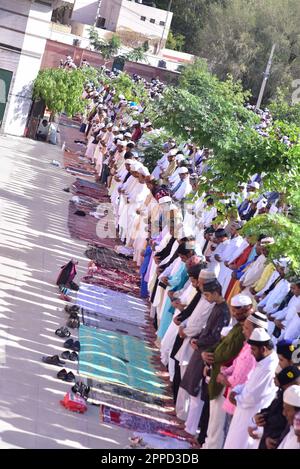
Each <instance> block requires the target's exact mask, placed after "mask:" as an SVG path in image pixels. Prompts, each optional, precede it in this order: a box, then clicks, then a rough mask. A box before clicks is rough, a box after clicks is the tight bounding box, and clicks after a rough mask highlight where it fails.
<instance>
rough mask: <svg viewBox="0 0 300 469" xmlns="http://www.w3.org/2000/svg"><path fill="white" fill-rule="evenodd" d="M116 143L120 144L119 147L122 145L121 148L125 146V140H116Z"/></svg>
mask: <svg viewBox="0 0 300 469" xmlns="http://www.w3.org/2000/svg"><path fill="white" fill-rule="evenodd" d="M117 145H120V147H123V148H125V147H126V146H127V144H126V142H123V141H122V140H118V141H117Z"/></svg>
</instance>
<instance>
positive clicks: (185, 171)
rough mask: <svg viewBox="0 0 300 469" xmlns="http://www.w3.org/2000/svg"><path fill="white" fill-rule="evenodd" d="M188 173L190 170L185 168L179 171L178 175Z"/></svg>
mask: <svg viewBox="0 0 300 469" xmlns="http://www.w3.org/2000/svg"><path fill="white" fill-rule="evenodd" d="M188 172H189V170H188V169H187V168H185V167H183V168H179V170H178V174H187V173H188Z"/></svg>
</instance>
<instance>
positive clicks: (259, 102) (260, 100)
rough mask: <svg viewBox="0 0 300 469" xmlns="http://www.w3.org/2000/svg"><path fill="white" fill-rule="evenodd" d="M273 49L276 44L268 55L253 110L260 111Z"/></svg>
mask: <svg viewBox="0 0 300 469" xmlns="http://www.w3.org/2000/svg"><path fill="white" fill-rule="evenodd" d="M275 47H276V44H273V46H272V50H271V53H270V57H269V61H268V64H267V68H266V70H265V72H264V74H263V77H264V78H263V81H262V84H261V87H260V92H259V96H258V100H257V103H256V106H255V110H256V109H260V106H261V102H262V99H263V95H264V92H265V87H266V84H267V81H268V78H269V76H270V70H271V66H272V59H273V55H274V51H275Z"/></svg>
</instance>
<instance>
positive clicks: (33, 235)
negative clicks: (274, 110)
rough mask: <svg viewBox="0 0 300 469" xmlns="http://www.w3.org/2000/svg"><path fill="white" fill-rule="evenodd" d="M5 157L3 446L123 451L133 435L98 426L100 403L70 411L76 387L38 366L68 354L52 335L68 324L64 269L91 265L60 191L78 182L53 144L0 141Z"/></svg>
mask: <svg viewBox="0 0 300 469" xmlns="http://www.w3.org/2000/svg"><path fill="white" fill-rule="evenodd" d="M0 154H1V169H0V448H26V449H31V448H33V449H34V448H78V449H80V448H124V447H126V446H127V445H128V443H129V442H128V437H129V436H130V435H131V434H132V432H130V431H128V430H125V429H122V428H120V427H116V426H110V425H107V424H101V423H100V422H99V417H98V413H99V408H98V407H95V406H89V407H88V411H87V412H86V413H85V414H84V415H81V414H73V413H72V412H69V411H68V410H65V409H64V408H63V407H62V406H61V405H60V404H59V400H60V399H62V398H63V396H64V394H65V393H66V392H67V391H68V390H69V389H70V387H71V385H70V384H69V383H65V382H63V381H60V380H58V379H57V378H56V373H57V372H58V371H59V370H60V369H61V368H60V367H56V366H52V365H47V364H44V363H43V362H42V361H41V358H42V356H44V355H54V354H60V353H61V352H62V351H63V350H64V348H63V342H64V340H65V339H61V338H59V337H57V336H56V335H55V334H54V331H55V330H56V329H57V328H58V327H60V326H62V325H65V321H66V315H65V313H64V312H63V307H64V302H62V301H60V300H59V299H58V294H57V287H56V286H55V280H56V277H57V274H58V271H59V268H60V266H62V265H63V264H64V263H66V262H67V261H68V260H70V259H71V258H72V257H74V258H76V259H78V260H79V263H80V264H79V269H78V277H77V278H76V279H75V280H76V281H79V278H80V276H81V275H82V274H84V273H85V271H86V265H87V262H88V260H87V259H86V258H85V257H84V255H83V253H84V250H85V246H86V243H84V242H80V241H77V240H72V239H70V237H69V234H68V229H67V209H68V201H69V198H70V194H68V193H66V192H64V191H62V189H63V188H64V187H67V186H69V185H70V183H71V182H73V181H74V179H75V178H74V176H70V175H68V174H67V173H66V172H65V171H64V170H63V169H60V168H57V167H54V166H53V165H51V164H50V163H51V161H52V160H53V159H55V160H61V157H62V154H61V151H60V150H59V148H57V147H54V146H52V145H49V144H45V143H42V142H35V141H32V140H26V139H22V138H14V137H11V136H1V137H0ZM73 335H74V334H72V336H73ZM76 335H77V334H76ZM69 363H71V362H69ZM67 365H68V363H66V365H64V367H65V368H67V369H69V370H72V371H73V372H74V373H75V374H76V370H75V369H74V368H76V364H75V365H74V364H72V363H71V366H70V367H69V368H68V367H67Z"/></svg>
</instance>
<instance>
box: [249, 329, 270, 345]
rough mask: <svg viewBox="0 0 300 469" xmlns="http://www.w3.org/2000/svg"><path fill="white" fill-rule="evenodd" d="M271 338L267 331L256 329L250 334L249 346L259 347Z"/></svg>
mask: <svg viewBox="0 0 300 469" xmlns="http://www.w3.org/2000/svg"><path fill="white" fill-rule="evenodd" d="M270 340H271V337H270V336H269V334H268V333H267V331H266V330H265V329H264V328H262V327H257V328H255V329H254V331H253V332H252V334H251V336H250V339H249V340H248V344H249V345H256V346H261V345H265V344H267V343H268V342H270Z"/></svg>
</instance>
